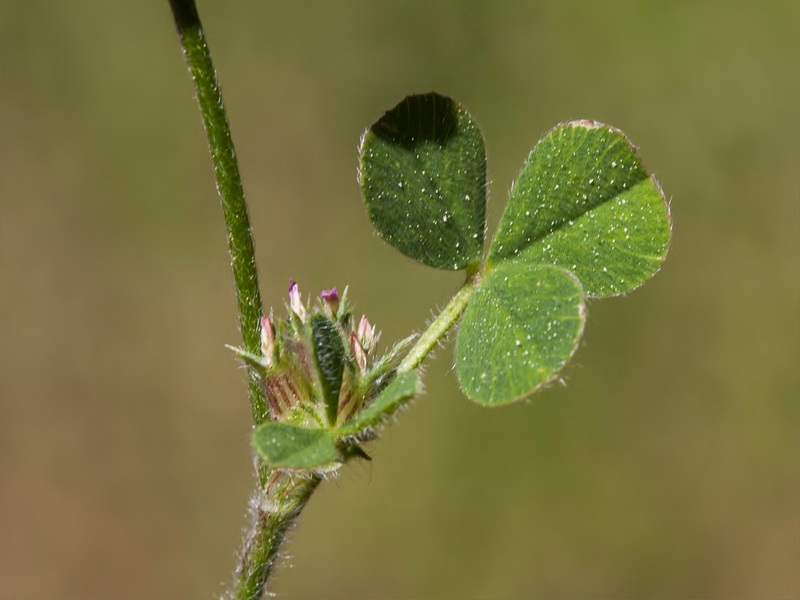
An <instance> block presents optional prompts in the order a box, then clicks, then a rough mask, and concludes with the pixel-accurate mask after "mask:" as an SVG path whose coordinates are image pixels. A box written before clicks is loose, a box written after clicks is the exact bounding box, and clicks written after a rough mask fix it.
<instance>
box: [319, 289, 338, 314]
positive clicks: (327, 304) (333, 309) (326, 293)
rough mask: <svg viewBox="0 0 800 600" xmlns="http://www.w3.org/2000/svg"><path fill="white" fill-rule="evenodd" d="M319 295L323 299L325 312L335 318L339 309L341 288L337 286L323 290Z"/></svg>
mask: <svg viewBox="0 0 800 600" xmlns="http://www.w3.org/2000/svg"><path fill="white" fill-rule="evenodd" d="M319 297H320V299H321V300H322V306H323V308H324V309H325V313H326V314H327V315H328V316H329V317H330V318H334V317H335V316H336V313H337V312H338V311H339V290H337V289H336V288H335V287H333V288H331V289H329V290H323V291H322V293H321V294H320V295H319Z"/></svg>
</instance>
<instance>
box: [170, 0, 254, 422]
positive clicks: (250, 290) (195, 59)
mask: <svg viewBox="0 0 800 600" xmlns="http://www.w3.org/2000/svg"><path fill="white" fill-rule="evenodd" d="M170 6H171V7H172V14H173V16H174V17H175V25H176V26H177V28H178V35H179V36H180V39H181V46H182V47H183V55H184V57H185V59H186V64H187V65H188V67H189V73H190V74H191V76H192V81H193V82H194V86H195V91H196V94H197V103H198V104H199V106H200V112H201V113H202V116H203V125H204V126H205V130H206V136H207V137H208V147H209V150H210V151H211V159H212V160H213V162H214V174H215V175H216V179H217V191H218V192H219V196H220V199H221V200H222V212H223V214H224V216H225V226H226V228H227V231H228V251H229V252H230V255H231V266H232V268H233V280H234V285H235V287H236V299H237V302H238V308H239V327H240V328H241V331H242V339H243V342H244V348H245V350H247V351H248V352H251V353H253V354H257V353H259V352H260V349H259V347H260V318H261V315H262V314H263V312H264V309H263V305H262V303H261V293H260V291H259V288H258V271H257V270H256V259H255V250H254V247H253V237H252V234H251V230H250V218H249V216H248V214H247V204H246V203H245V199H244V189H243V187H242V179H241V176H240V175H239V164H238V162H237V160H236V152H235V150H234V147H233V140H232V138H231V131H230V127H229V125H228V118H227V116H226V114H225V107H224V105H223V104H222V93H221V91H220V87H219V82H218V81H217V75H216V72H215V71H214V64H213V63H212V61H211V54H210V52H209V50H208V44H207V43H206V38H205V34H204V33H203V26H202V24H201V23H200V17H199V15H198V14H197V7H196V5H195V2H194V0H170ZM248 378H249V390H250V407H251V410H252V413H253V423H254V424H255V425H259V424H260V423H263V422H264V421H266V420H268V419H269V413H268V412H267V403H266V400H265V398H264V392H263V390H262V388H261V386H260V385H259V384H258V379H257V377H256V373H255V372H254V371H252V369H248Z"/></svg>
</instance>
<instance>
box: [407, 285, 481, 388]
mask: <svg viewBox="0 0 800 600" xmlns="http://www.w3.org/2000/svg"><path fill="white" fill-rule="evenodd" d="M476 286H477V280H476V279H475V278H469V279H468V280H467V282H466V283H465V284H464V286H463V287H462V288H461V289H460V290H458V292H457V293H456V295H455V296H453V297H452V298H451V299H450V302H448V303H447V306H445V307H444V308H443V309H442V312H440V313H439V314H438V315H437V317H436V318H435V319H434V320H433V323H431V324H430V325H429V326H428V328H427V329H426V330H425V331H424V332H423V333H422V335H420V336H419V338H418V339H417V342H416V343H415V344H414V345H413V346H412V347H411V350H409V351H408V354H406V356H405V358H403V360H402V362H401V363H400V364H399V365H398V366H397V372H398V373H408V372H409V371H413V370H414V369H416V368H417V367H418V366H420V365H421V364H422V361H423V360H425V357H426V356H428V354H429V353H430V351H431V350H433V349H434V348H435V347H436V344H438V343H439V341H440V340H441V339H442V338H443V337H444V336H445V334H446V333H447V332H448V331H449V330H450V328H451V327H452V326H453V325H454V324H455V322H456V321H458V318H459V317H460V316H461V314H462V313H463V312H464V309H466V308H467V303H468V302H469V299H470V298H471V297H472V294H473V292H474V291H475V288H476Z"/></svg>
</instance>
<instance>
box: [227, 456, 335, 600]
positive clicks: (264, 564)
mask: <svg viewBox="0 0 800 600" xmlns="http://www.w3.org/2000/svg"><path fill="white" fill-rule="evenodd" d="M320 481H321V479H320V477H319V476H318V475H316V474H311V475H305V476H304V475H301V474H291V473H288V472H286V471H279V470H276V471H273V472H272V473H271V475H270V478H269V480H268V482H267V484H266V485H265V486H264V488H263V489H261V490H259V491H258V492H257V493H256V495H255V497H254V498H253V501H252V503H251V512H252V517H253V525H252V529H251V530H250V533H249V534H248V536H247V539H246V540H245V544H244V548H243V549H242V555H241V559H240V563H239V566H238V567H237V569H236V582H235V585H234V590H233V592H232V593H231V594H229V595H228V596H227V597H226V598H227V599H229V600H260V598H261V597H262V596H263V594H264V592H265V591H266V583H267V579H268V578H269V575H270V573H271V572H272V569H273V567H274V566H275V562H276V560H277V558H278V550H279V549H280V546H281V542H282V541H283V539H284V537H285V535H286V532H287V531H288V530H289V528H290V527H291V525H292V523H293V522H294V520H295V519H296V518H297V516H298V515H299V514H300V511H301V510H303V507H304V506H305V503H306V502H307V501H308V499H309V498H310V497H311V494H312V493H314V490H315V489H316V488H317V485H319V482H320Z"/></svg>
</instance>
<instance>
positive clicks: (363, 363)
mask: <svg viewBox="0 0 800 600" xmlns="http://www.w3.org/2000/svg"><path fill="white" fill-rule="evenodd" d="M350 350H351V351H352V352H353V358H354V359H355V361H356V365H358V368H359V370H360V371H362V372H363V371H366V370H367V353H366V352H364V347H363V346H362V345H361V342H359V341H358V337H356V334H355V333H354V332H352V331H351V332H350Z"/></svg>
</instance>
